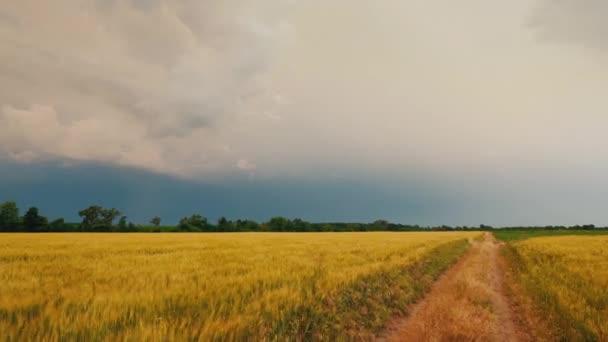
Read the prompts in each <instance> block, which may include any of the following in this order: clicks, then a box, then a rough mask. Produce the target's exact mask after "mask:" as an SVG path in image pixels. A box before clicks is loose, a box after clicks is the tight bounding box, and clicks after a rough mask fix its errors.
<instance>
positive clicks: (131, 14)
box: [0, 0, 287, 176]
mask: <svg viewBox="0 0 608 342" xmlns="http://www.w3.org/2000/svg"><path fill="white" fill-rule="evenodd" d="M286 9H287V1H281V0H273V1H268V2H266V4H258V3H257V2H254V1H237V0H228V1H226V0H215V1H198V0H189V1H176V0H150V1H135V0H133V1H109V0H108V1H106V0H103V1H99V0H88V1H77V0H61V1H56V2H53V4H52V5H50V4H49V5H44V4H41V3H40V2H39V1H35V0H24V1H18V2H11V3H6V2H5V3H3V4H1V5H0V12H1V13H2V16H1V17H2V18H11V19H12V20H10V21H9V20H0V44H2V46H3V48H2V49H1V50H0V106H1V108H2V110H1V111H0V122H2V123H3V126H0V146H1V147H0V149H3V150H5V153H8V154H10V155H17V156H28V159H35V158H67V159H75V160H87V161H88V160H91V161H101V162H110V163H116V164H120V165H128V166H136V167H143V168H148V169H152V170H156V171H161V172H170V173H178V174H182V175H191V176H192V175H205V174H208V173H213V172H217V171H218V170H221V169H222V168H226V167H228V168H230V167H233V165H234V163H235V162H236V160H237V159H238V158H237V157H236V156H234V155H232V154H231V153H230V152H229V150H226V149H225V148H224V147H225V146H226V145H230V144H231V143H232V140H234V139H235V137H230V136H228V135H226V134H224V132H225V131H227V130H230V129H232V128H233V127H235V126H238V125H239V124H240V122H241V121H242V120H243V119H251V117H255V118H256V120H262V121H263V120H266V119H267V117H268V113H269V111H272V110H274V108H275V106H276V104H275V102H276V101H275V100H274V99H275V97H276V93H277V91H276V90H275V89H273V85H272V84H271V83H270V82H269V80H268V77H267V75H268V72H269V69H270V68H271V66H272V65H273V63H274V60H273V58H274V50H275V49H277V48H278V47H279V46H280V45H281V44H282V41H283V40H285V39H286V38H285V37H286V36H285V35H286V34H287V29H286V24H285V23H284V22H283V21H282V16H283V13H284V11H285V10H286ZM16 20H18V24H16V23H17V22H16ZM236 138H238V137H236Z"/></svg>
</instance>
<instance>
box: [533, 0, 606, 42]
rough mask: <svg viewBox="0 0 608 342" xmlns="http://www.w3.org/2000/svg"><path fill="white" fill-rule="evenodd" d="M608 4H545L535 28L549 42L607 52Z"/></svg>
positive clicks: (570, 0)
mask: <svg viewBox="0 0 608 342" xmlns="http://www.w3.org/2000/svg"><path fill="white" fill-rule="evenodd" d="M606 18H608V2H606V1H603V0H583V1H581V0H544V2H543V3H542V4H541V6H539V7H538V9H537V11H536V12H535V13H534V15H533V18H532V23H531V24H532V26H533V27H536V28H538V29H539V30H540V32H541V35H542V37H543V38H545V39H547V40H550V41H559V42H568V43H573V44H579V45H582V46H585V47H588V48H592V49H599V50H603V51H606V50H607V49H608V39H606V37H608V21H606Z"/></svg>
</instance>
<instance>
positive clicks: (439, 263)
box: [0, 232, 480, 341]
mask: <svg viewBox="0 0 608 342" xmlns="http://www.w3.org/2000/svg"><path fill="white" fill-rule="evenodd" d="M479 235H480V234H479V233H460V232H454V233H313V234H295V233H289V234H273V233H257V234H3V235H1V234H0V284H1V285H0V331H2V334H3V335H4V336H6V339H7V340H42V339H44V340H85V341H90V340H102V339H120V340H234V339H240V340H243V339H253V340H256V339H261V338H266V339H276V338H278V337H282V338H285V337H290V338H291V339H325V340H335V339H337V338H339V339H354V338H357V339H364V338H370V337H373V336H374V334H376V333H377V332H378V331H379V330H380V329H382V327H383V326H384V325H385V323H386V322H387V320H389V319H390V318H391V317H392V316H393V315H394V314H396V313H403V312H404V311H405V310H406V309H407V307H408V304H410V303H411V302H413V301H414V300H416V299H418V298H420V297H421V296H422V295H423V294H424V293H425V292H426V290H427V289H428V288H429V287H430V285H431V284H432V283H433V281H434V280H435V279H436V278H437V277H438V275H439V274H441V273H442V272H443V271H444V270H445V269H447V268H448V267H449V266H450V265H451V264H453V263H454V262H455V261H456V260H457V259H458V258H459V256H460V255H462V254H463V253H464V251H465V250H466V249H467V247H468V244H469V242H468V240H469V239H472V238H474V237H477V236H479Z"/></svg>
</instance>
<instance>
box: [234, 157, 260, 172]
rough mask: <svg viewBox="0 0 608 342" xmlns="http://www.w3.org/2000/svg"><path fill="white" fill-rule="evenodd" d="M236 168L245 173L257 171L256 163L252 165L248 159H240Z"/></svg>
mask: <svg viewBox="0 0 608 342" xmlns="http://www.w3.org/2000/svg"><path fill="white" fill-rule="evenodd" d="M236 167H237V168H239V170H243V171H255V169H257V166H256V165H255V163H252V162H250V161H249V160H247V159H239V161H238V162H237V163H236Z"/></svg>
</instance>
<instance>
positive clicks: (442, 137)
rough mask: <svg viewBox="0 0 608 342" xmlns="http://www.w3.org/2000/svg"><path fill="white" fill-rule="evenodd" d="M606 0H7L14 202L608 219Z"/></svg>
mask: <svg viewBox="0 0 608 342" xmlns="http://www.w3.org/2000/svg"><path fill="white" fill-rule="evenodd" d="M606 17H608V3H607V2H606V1H603V0H511V1H503V2H488V1H483V0H463V1H459V2H457V3H456V2H454V1H448V0H385V1H359V0H333V1H321V0H307V1H302V0H264V1H259V0H258V1H254V0H57V1H53V2H52V4H51V3H46V2H40V1H37V0H19V1H3V2H2V3H0V46H1V48H0V176H1V177H0V200H8V199H15V200H17V201H18V202H19V204H20V205H21V206H29V205H37V206H40V208H41V210H42V212H43V213H46V214H48V215H49V216H65V217H67V218H69V219H76V215H75V213H76V212H77V211H78V210H79V209H82V208H83V207H85V206H87V205H89V204H93V203H99V204H103V205H107V206H113V207H119V208H120V209H122V210H123V212H125V214H127V215H129V217H131V218H132V219H133V220H136V221H139V222H145V221H146V220H147V219H148V218H149V217H152V216H154V215H157V214H162V216H164V217H165V218H166V220H167V221H176V220H177V219H178V218H179V217H181V216H184V215H188V214H191V213H193V212H199V213H201V214H204V215H206V216H208V217H210V218H212V219H215V218H217V217H219V216H222V215H224V216H227V217H229V218H253V219H257V220H265V219H268V218H269V217H271V216H276V215H282V216H288V217H300V218H303V219H307V220H311V221H371V220H374V219H379V218H383V219H389V220H391V221H394V222H402V223H412V224H424V225H427V224H428V225H435V224H451V225H463V224H466V225H479V224H482V223H483V224H492V225H549V224H596V225H608V210H606V209H605V208H606V206H605V205H604V203H603V202H604V199H605V196H604V195H605V194H606V193H607V191H608V177H606V176H605V175H606V174H607V172H608V154H606V153H605V152H604V151H605V150H606V148H607V147H608V142H607V141H608V140H606V139H605V137H604V135H605V133H604V132H605V128H606V127H608V115H607V114H608V102H607V101H606V90H607V89H608V58H607V56H608V40H607V39H606V36H607V35H608V21H606V20H605V18H606Z"/></svg>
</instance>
